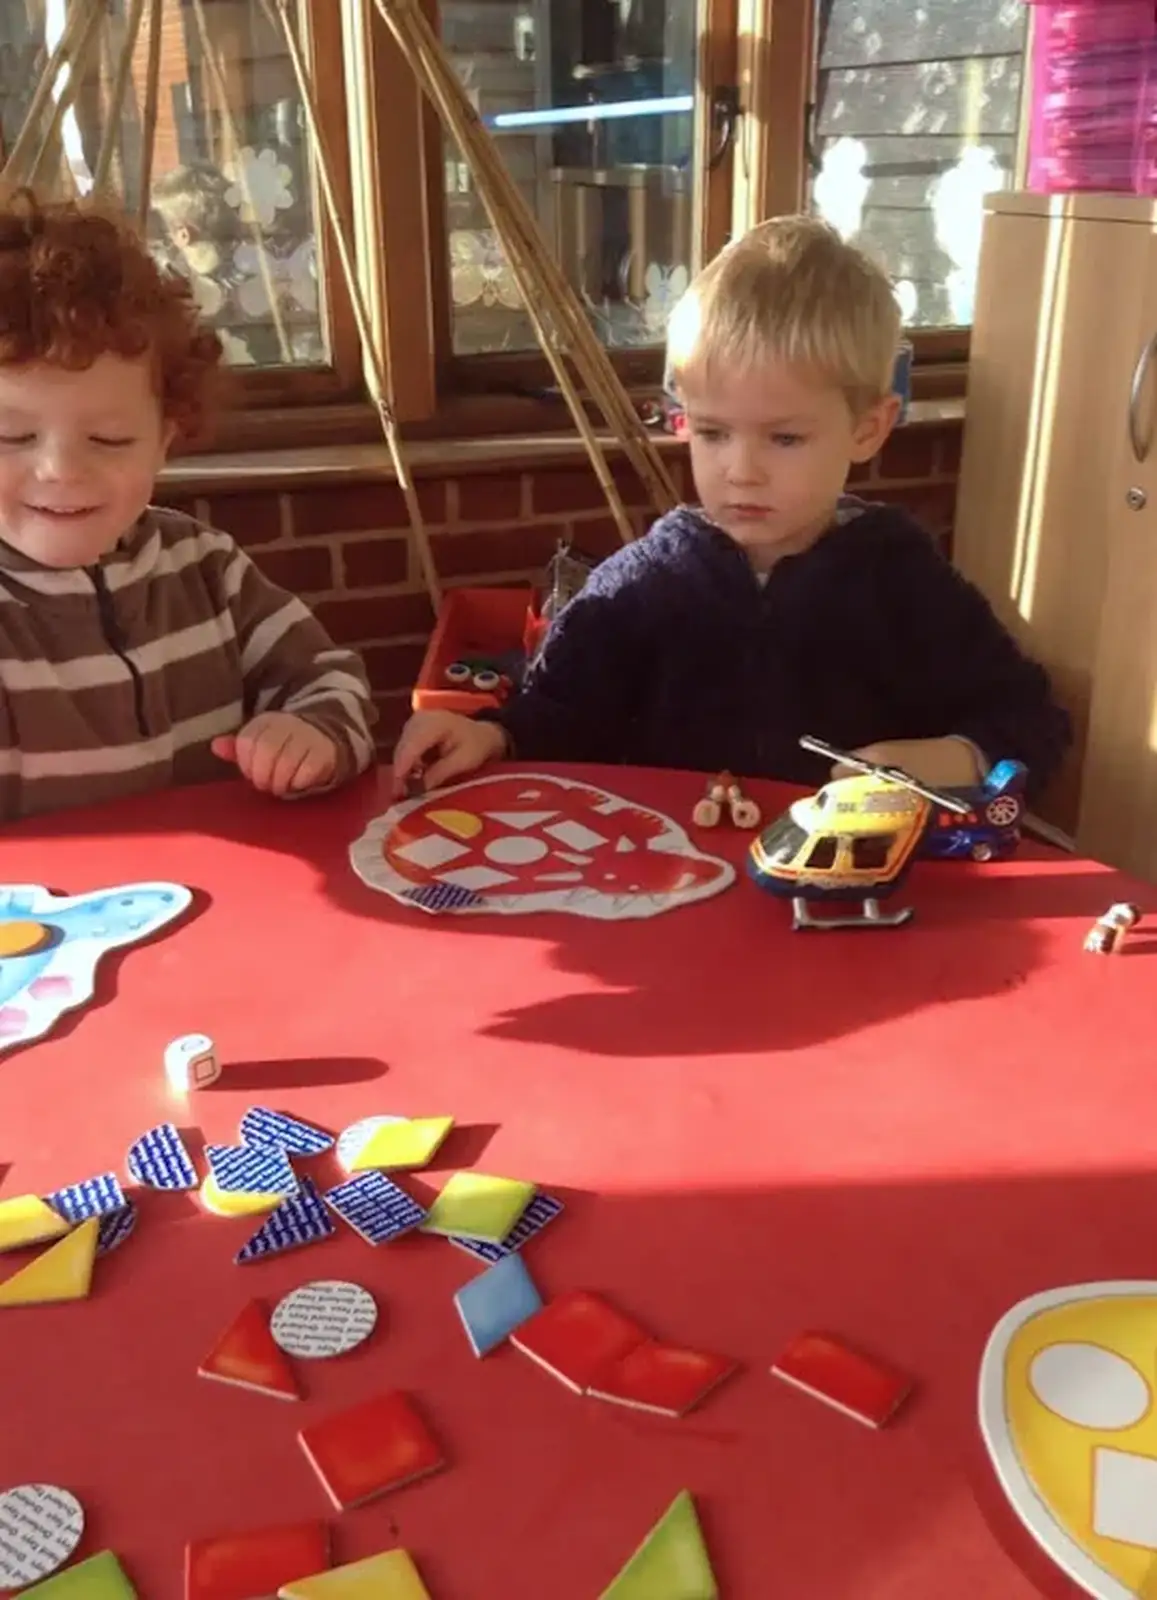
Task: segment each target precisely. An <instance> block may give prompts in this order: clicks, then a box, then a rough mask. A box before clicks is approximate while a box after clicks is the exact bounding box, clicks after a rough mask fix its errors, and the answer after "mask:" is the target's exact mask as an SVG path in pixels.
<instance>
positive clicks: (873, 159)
mask: <svg viewBox="0 0 1157 1600" xmlns="http://www.w3.org/2000/svg"><path fill="white" fill-rule="evenodd" d="M816 11H817V35H816V38H817V63H818V74H817V87H816V113H815V134H814V148H813V150H812V151H811V155H812V158H813V173H814V179H813V185H812V203H813V205H814V206H815V207H816V209H817V210H818V211H819V212H821V214H822V215H823V216H825V217H826V218H827V219H828V221H830V222H831V223H832V224H833V225H834V226H835V227H837V228H839V230H840V232H841V233H842V234H843V235H844V236H845V238H856V239H857V240H858V241H859V242H861V243H863V244H865V245H866V246H867V247H868V248H869V249H871V250H872V251H873V253H874V254H875V255H876V256H877V257H878V258H879V259H880V260H881V261H882V262H883V263H884V265H885V266H886V267H887V268H888V270H889V272H890V273H891V274H892V277H893V279H894V281H895V283H896V292H897V296H898V298H899V300H900V304H901V306H902V308H903V311H904V320H905V322H907V323H908V324H909V325H911V326H917V327H921V326H922V327H936V326H941V327H943V326H954V325H959V324H967V323H970V322H971V321H972V309H973V297H974V292H975V287H976V268H977V262H978V257H979V253H980V233H981V226H982V222H983V216H984V211H983V199H984V196H985V194H987V193H989V192H990V191H992V190H994V189H1004V188H1008V187H1009V185H1010V184H1011V182H1012V176H1013V173H1014V171H1015V167H1016V153H1017V130H1018V119H1019V113H1020V85H1021V70H1022V65H1023V58H1024V49H1025V39H1026V29H1027V21H1026V18H1027V16H1028V9H1027V7H1026V6H1025V4H1024V0H921V4H920V5H913V4H912V0H817V7H816Z"/></svg>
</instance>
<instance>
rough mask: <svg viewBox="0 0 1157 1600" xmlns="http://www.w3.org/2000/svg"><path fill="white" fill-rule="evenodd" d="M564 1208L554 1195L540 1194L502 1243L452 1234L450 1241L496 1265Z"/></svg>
mask: <svg viewBox="0 0 1157 1600" xmlns="http://www.w3.org/2000/svg"><path fill="white" fill-rule="evenodd" d="M562 1208H563V1207H562V1201H561V1200H556V1199H555V1198H554V1196H553V1195H550V1194H541V1193H540V1194H536V1195H535V1197H534V1199H533V1200H532V1201H531V1202H530V1204H529V1205H528V1206H527V1208H526V1210H525V1211H524V1212H523V1213H522V1215H521V1216H520V1217H519V1219H518V1221H517V1222H516V1223H515V1224H514V1226H513V1228H511V1230H510V1232H509V1233H508V1234H507V1235H506V1238H505V1239H503V1241H502V1243H501V1244H490V1243H488V1242H487V1241H486V1240H485V1239H459V1238H455V1237H451V1239H450V1243H451V1244H454V1245H457V1246H458V1248H459V1250H465V1252H466V1254H467V1255H471V1256H474V1257H475V1258H476V1259H477V1260H478V1261H486V1262H488V1263H490V1264H491V1265H493V1264H494V1263H495V1262H498V1261H504V1260H505V1259H506V1257H507V1256H509V1255H513V1254H514V1253H515V1251H517V1250H521V1249H522V1247H523V1245H524V1244H525V1243H526V1242H527V1240H528V1239H533V1238H534V1236H535V1234H536V1233H541V1232H542V1230H543V1228H545V1227H546V1225H547V1223H548V1222H553V1221H554V1219H555V1217H557V1216H558V1214H559V1212H560V1211H561V1210H562Z"/></svg>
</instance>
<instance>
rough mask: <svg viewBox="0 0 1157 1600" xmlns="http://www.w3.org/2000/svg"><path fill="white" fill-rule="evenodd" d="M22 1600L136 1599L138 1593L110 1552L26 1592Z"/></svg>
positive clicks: (104, 1552)
mask: <svg viewBox="0 0 1157 1600" xmlns="http://www.w3.org/2000/svg"><path fill="white" fill-rule="evenodd" d="M22 1600H137V1591H136V1590H135V1589H134V1588H133V1586H132V1584H131V1583H130V1582H129V1580H128V1579H127V1578H126V1577H125V1572H124V1568H123V1567H122V1566H121V1564H120V1562H119V1561H118V1560H117V1558H116V1556H114V1555H113V1553H112V1551H111V1550H102V1551H101V1553H100V1555H98V1556H90V1557H89V1558H88V1560H87V1561H81V1562H79V1563H78V1564H77V1565H76V1566H75V1567H66V1568H65V1570H64V1571H63V1572H58V1573H57V1574H56V1576H55V1577H53V1578H48V1579H47V1580H46V1581H45V1582H44V1583H38V1584H37V1585H36V1587H35V1588H34V1589H25V1591H24V1594H23V1596H22Z"/></svg>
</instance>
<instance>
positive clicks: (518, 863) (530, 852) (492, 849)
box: [486, 833, 549, 867]
mask: <svg viewBox="0 0 1157 1600" xmlns="http://www.w3.org/2000/svg"><path fill="white" fill-rule="evenodd" d="M548 849H549V846H548V845H547V843H546V842H545V840H543V839H536V838H534V837H533V835H531V834H526V833H512V834H509V835H508V836H507V837H506V838H503V839H493V840H492V841H491V842H490V843H489V844H488V845H487V846H486V859H487V860H488V861H496V862H497V863H498V864H499V866H503V867H528V866H530V865H531V863H532V862H535V861H541V860H542V858H543V856H544V855H546V853H547V851H548Z"/></svg>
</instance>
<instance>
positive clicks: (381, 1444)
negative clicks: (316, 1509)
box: [297, 1391, 445, 1511]
mask: <svg viewBox="0 0 1157 1600" xmlns="http://www.w3.org/2000/svg"><path fill="white" fill-rule="evenodd" d="M297 1437H298V1441H299V1443H300V1445H301V1448H302V1449H303V1450H304V1451H305V1455H306V1459H307V1460H308V1461H309V1464H310V1466H312V1468H313V1470H314V1471H315V1472H316V1473H317V1475H318V1477H319V1479H320V1480H321V1484H322V1487H323V1488H324V1489H325V1492H326V1493H327V1494H328V1495H329V1497H330V1499H331V1500H332V1502H333V1504H334V1505H335V1506H336V1507H337V1509H338V1510H339V1511H348V1510H350V1509H352V1507H354V1506H361V1505H365V1504H366V1502H367V1501H369V1500H376V1499H377V1498H378V1496H379V1495H383V1494H387V1493H388V1492H389V1491H390V1490H391V1489H400V1488H401V1487H402V1485H403V1484H407V1483H413V1482H414V1480H415V1479H417V1478H424V1477H427V1476H428V1475H429V1474H430V1473H432V1472H437V1471H438V1469H439V1467H441V1466H444V1465H445V1462H444V1460H443V1457H442V1451H441V1450H440V1448H439V1447H438V1444H437V1443H436V1441H435V1440H434V1438H433V1436H432V1434H431V1433H430V1430H429V1429H428V1428H427V1426H426V1424H425V1423H424V1422H423V1420H422V1418H421V1417H420V1416H419V1415H418V1412H417V1411H416V1410H415V1408H414V1405H413V1402H412V1401H411V1400H410V1399H409V1397H408V1396H407V1395H404V1394H401V1393H398V1392H397V1391H394V1392H392V1393H390V1394H382V1395H377V1396H375V1397H374V1398H373V1399H371V1400H363V1401H362V1402H361V1404H360V1405H356V1406H351V1407H350V1409H349V1410H348V1411H339V1412H337V1413H336V1414H335V1415H333V1416H329V1417H324V1418H323V1419H322V1420H321V1421H320V1422H314V1423H311V1424H310V1426H309V1427H308V1428H303V1429H302V1430H301V1432H300V1433H299V1434H298V1436H297Z"/></svg>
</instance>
